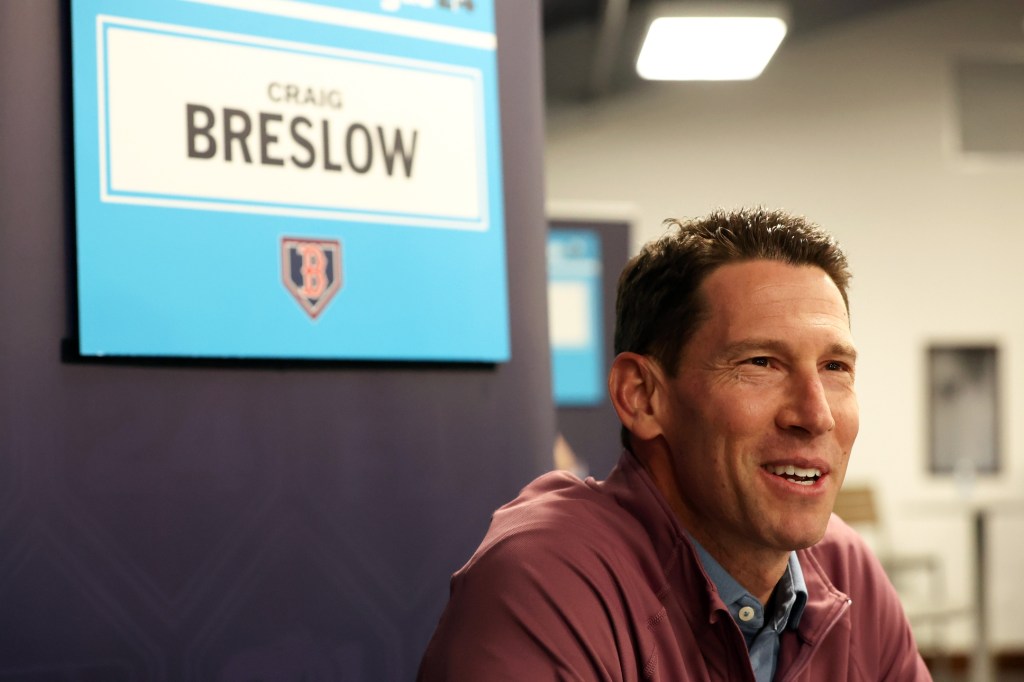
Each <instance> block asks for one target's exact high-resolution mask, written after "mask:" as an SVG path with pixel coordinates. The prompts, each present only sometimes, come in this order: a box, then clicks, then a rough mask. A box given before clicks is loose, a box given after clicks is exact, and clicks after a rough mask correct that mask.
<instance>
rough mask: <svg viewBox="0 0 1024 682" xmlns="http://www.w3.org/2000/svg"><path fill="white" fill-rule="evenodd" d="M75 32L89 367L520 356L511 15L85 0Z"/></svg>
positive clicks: (350, 4)
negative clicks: (511, 180) (510, 149)
mask: <svg viewBox="0 0 1024 682" xmlns="http://www.w3.org/2000/svg"><path fill="white" fill-rule="evenodd" d="M427 5H429V6H427ZM71 32H72V33H71V37H72V40H71V44H72V49H71V61H72V64H71V67H72V86H73V105H74V161H75V176H74V177H75V201H76V214H75V222H76V225H75V234H76V249H77V252H76V264H77V297H78V300H77V309H78V320H77V334H76V335H75V336H76V340H77V351H78V353H79V354H80V355H81V356H86V357H100V356H104V357H106V356H111V357H121V356H129V357H135V356H144V357H172V358H192V357H195V358H228V359H230V358H252V359H260V358H268V359H312V360H408V361H441V362H444V361H459V362H485V363H493V362H502V361H505V360H507V359H508V358H509V329H508V301H507V299H508V293H507V283H506V278H507V276H506V262H505V260H506V259H505V234H504V208H503V189H502V179H501V154H500V152H501V144H500V143H501V134H500V121H499V106H498V84H497V65H496V38H495V30H494V8H493V0H472V1H467V0H462V1H460V0H439V1H438V2H436V3H434V2H432V3H420V2H416V3H412V2H401V1H400V0H376V1H371V0H347V1H346V0H335V1H333V2H329V1H327V0H319V1H317V0H307V1H305V2H298V1H294V0H290V1H288V2H283V1H280V0H245V2H241V1H238V0H147V2H145V3H141V2H137V1H136V0H130V1H126V0H72V2H71Z"/></svg>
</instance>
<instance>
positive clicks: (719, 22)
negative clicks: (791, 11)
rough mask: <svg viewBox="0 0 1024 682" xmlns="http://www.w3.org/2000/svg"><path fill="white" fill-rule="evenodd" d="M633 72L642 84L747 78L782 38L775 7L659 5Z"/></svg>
mask: <svg viewBox="0 0 1024 682" xmlns="http://www.w3.org/2000/svg"><path fill="white" fill-rule="evenodd" d="M656 11H657V12H658V14H659V15H660V16H656V17H655V18H654V19H653V20H652V21H651V24H650V27H649V28H648V30H647V37H646V38H645V39H644V44H643V47H642V48H641V49H640V56H639V57H638V58H637V61H636V70H637V73H639V74H640V76H641V77H642V78H646V79H648V80H699V81H710V80H750V79H752V78H757V77H758V76H760V75H761V72H762V71H764V67H765V66H767V65H768V62H769V61H770V60H771V58H772V55H774V54H775V50H776V49H777V48H778V47H779V44H780V43H781V42H782V39H783V38H784V37H785V35H786V16H785V14H786V13H785V12H784V11H783V9H782V8H781V7H780V6H779V5H774V4H769V5H756V4H747V3H731V2H722V3H719V4H717V5H707V4H705V5H688V4H686V3H678V4H671V5H662V6H659V7H658V8H657V9H656Z"/></svg>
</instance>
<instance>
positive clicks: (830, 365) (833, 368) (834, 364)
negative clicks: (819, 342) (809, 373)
mask: <svg viewBox="0 0 1024 682" xmlns="http://www.w3.org/2000/svg"><path fill="white" fill-rule="evenodd" d="M825 369H827V370H829V371H830V372H842V371H845V370H846V364H845V363H842V362H838V361H836V360H832V361H831V362H827V363H825Z"/></svg>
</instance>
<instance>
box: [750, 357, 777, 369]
mask: <svg viewBox="0 0 1024 682" xmlns="http://www.w3.org/2000/svg"><path fill="white" fill-rule="evenodd" d="M747 362H749V363H750V364H751V365H757V366H758V367H768V366H769V365H771V361H770V360H769V359H768V358H766V357H756V358H750V359H749V360H747Z"/></svg>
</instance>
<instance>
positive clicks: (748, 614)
mask: <svg viewBox="0 0 1024 682" xmlns="http://www.w3.org/2000/svg"><path fill="white" fill-rule="evenodd" d="M739 616H740V620H742V621H743V622H744V623H746V622H747V621H749V620H753V618H754V609H753V607H750V606H744V607H743V608H741V609H740V613H739Z"/></svg>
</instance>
